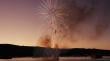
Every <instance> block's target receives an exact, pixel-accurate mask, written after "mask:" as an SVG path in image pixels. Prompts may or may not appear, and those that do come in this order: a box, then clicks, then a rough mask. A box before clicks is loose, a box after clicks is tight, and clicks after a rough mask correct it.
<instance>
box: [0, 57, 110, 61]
mask: <svg viewBox="0 0 110 61" xmlns="http://www.w3.org/2000/svg"><path fill="white" fill-rule="evenodd" d="M0 61H53V60H47V59H46V60H45V58H30V57H26V58H13V59H0ZM59 61H110V57H109V58H103V59H91V58H90V57H60V59H59Z"/></svg>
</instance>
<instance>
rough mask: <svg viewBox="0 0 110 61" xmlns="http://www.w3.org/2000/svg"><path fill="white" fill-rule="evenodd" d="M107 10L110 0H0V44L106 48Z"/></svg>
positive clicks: (109, 19)
mask: <svg viewBox="0 0 110 61" xmlns="http://www.w3.org/2000/svg"><path fill="white" fill-rule="evenodd" d="M109 11H110V0H0V43H9V44H17V45H26V46H42V45H39V44H40V43H39V42H40V41H42V40H46V39H45V38H46V37H47V36H49V38H50V39H51V40H54V43H56V44H58V46H59V48H98V49H110V44H109V43H110V25H109V24H110V12H109ZM52 20H53V23H51V21H52ZM53 29H55V35H54V33H52V32H53ZM53 36H54V37H53ZM52 37H53V38H52Z"/></svg>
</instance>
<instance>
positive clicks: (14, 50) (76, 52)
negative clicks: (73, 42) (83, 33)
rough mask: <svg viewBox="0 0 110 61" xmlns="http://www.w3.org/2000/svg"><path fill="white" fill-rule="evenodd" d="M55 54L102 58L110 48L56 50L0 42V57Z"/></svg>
mask: <svg viewBox="0 0 110 61" xmlns="http://www.w3.org/2000/svg"><path fill="white" fill-rule="evenodd" d="M55 54H58V56H60V57H76V56H78V57H79V56H90V57H92V58H102V57H103V56H110V50H101V49H85V48H71V49H57V52H56V49H53V48H44V47H38V46H37V47H33V46H18V45H12V44H0V58H1V59H10V58H15V57H51V56H53V55H55Z"/></svg>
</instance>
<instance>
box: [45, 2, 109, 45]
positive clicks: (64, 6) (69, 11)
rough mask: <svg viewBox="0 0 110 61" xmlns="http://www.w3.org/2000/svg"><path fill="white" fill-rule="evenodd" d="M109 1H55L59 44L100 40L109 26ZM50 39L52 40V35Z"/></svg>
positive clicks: (56, 31) (56, 30)
mask: <svg viewBox="0 0 110 61" xmlns="http://www.w3.org/2000/svg"><path fill="white" fill-rule="evenodd" d="M47 1H48V0H47ZM52 1H54V0H52ZM107 2H109V0H57V1H55V3H56V7H55V8H54V9H53V10H54V12H55V13H54V12H53V13H54V16H55V17H54V18H55V20H54V21H55V27H56V28H55V33H56V39H55V40H56V41H57V44H58V45H61V46H63V44H64V45H65V43H64V42H67V43H69V44H70V46H72V45H73V44H74V43H76V42H79V41H81V42H85V41H93V40H95V41H96V40H97V41H98V39H100V37H101V36H102V35H103V34H104V33H105V32H106V31H107V30H108V28H109V23H110V21H109V19H110V18H109V16H110V13H109V10H110V7H109V3H107ZM54 5H55V4H54ZM44 10H45V9H44ZM49 25H50V24H49ZM50 26H51V25H50ZM45 40H47V38H45ZM48 40H49V41H48V42H50V41H51V40H52V39H51V35H50V39H48ZM44 43H45V42H44ZM45 44H48V43H47V42H46V43H45ZM69 44H68V45H69ZM70 46H69V47H70ZM65 47H66V46H65Z"/></svg>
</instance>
